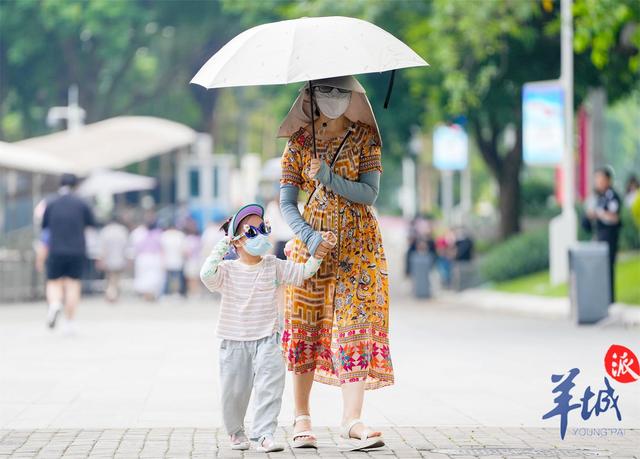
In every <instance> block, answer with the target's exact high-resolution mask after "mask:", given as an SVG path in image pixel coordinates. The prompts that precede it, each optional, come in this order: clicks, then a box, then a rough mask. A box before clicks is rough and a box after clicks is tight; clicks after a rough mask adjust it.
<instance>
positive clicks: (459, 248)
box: [454, 227, 473, 261]
mask: <svg viewBox="0 0 640 459" xmlns="http://www.w3.org/2000/svg"><path fill="white" fill-rule="evenodd" d="M454 234H455V260H456V261H471V260H472V259H473V239H472V238H471V235H470V234H469V232H468V231H467V230H466V229H465V228H463V227H458V228H456V229H455V230H454Z"/></svg>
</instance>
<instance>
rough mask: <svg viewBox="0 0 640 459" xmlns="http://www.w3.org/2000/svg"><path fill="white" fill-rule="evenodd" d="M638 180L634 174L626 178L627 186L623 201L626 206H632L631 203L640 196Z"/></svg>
mask: <svg viewBox="0 0 640 459" xmlns="http://www.w3.org/2000/svg"><path fill="white" fill-rule="evenodd" d="M639 190H640V182H638V178H637V177H636V176H635V175H630V176H629V178H628V179H627V187H626V189H625V194H624V203H625V204H626V206H627V207H632V206H633V203H634V201H635V200H636V199H638V197H639V196H640V192H639Z"/></svg>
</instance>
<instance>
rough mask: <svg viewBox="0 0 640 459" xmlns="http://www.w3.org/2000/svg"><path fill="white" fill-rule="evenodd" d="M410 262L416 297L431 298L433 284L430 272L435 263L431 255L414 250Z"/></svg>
mask: <svg viewBox="0 0 640 459" xmlns="http://www.w3.org/2000/svg"><path fill="white" fill-rule="evenodd" d="M409 263H410V265H409V266H410V269H411V279H412V280H413V294H414V295H415V296H416V298H431V284H430V283H429V272H430V271H431V266H432V264H433V261H432V259H431V255H429V254H428V253H421V252H413V253H412V254H411V258H410V260H409Z"/></svg>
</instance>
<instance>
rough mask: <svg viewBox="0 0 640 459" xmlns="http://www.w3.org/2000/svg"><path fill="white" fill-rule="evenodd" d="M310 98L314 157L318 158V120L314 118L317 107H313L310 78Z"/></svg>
mask: <svg viewBox="0 0 640 459" xmlns="http://www.w3.org/2000/svg"><path fill="white" fill-rule="evenodd" d="M309 99H310V100H311V138H312V139H313V159H317V158H318V153H317V152H316V122H315V119H314V116H315V109H314V107H313V83H312V82H311V80H309Z"/></svg>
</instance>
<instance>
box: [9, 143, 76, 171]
mask: <svg viewBox="0 0 640 459" xmlns="http://www.w3.org/2000/svg"><path fill="white" fill-rule="evenodd" d="M0 168H5V169H15V170H20V171H28V172H35V173H49V174H62V173H64V172H69V171H71V170H73V166H72V164H71V163H70V162H68V161H66V160H64V159H59V158H55V157H52V156H51V155H49V154H47V153H43V152H41V151H38V150H34V149H33V148H30V147H26V146H22V145H17V144H15V143H7V142H0Z"/></svg>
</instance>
